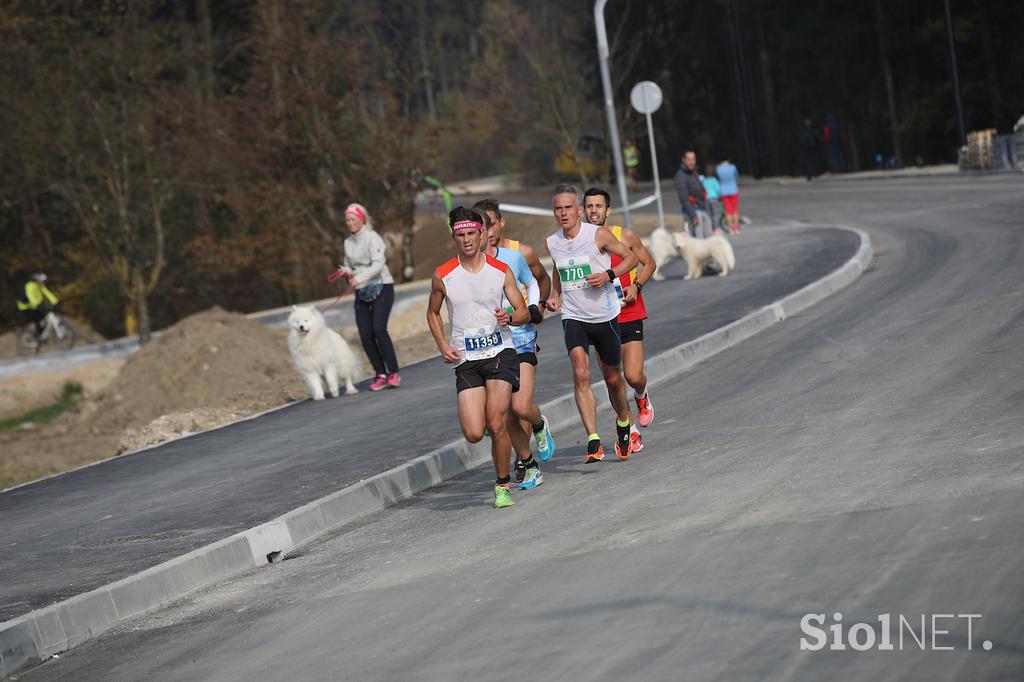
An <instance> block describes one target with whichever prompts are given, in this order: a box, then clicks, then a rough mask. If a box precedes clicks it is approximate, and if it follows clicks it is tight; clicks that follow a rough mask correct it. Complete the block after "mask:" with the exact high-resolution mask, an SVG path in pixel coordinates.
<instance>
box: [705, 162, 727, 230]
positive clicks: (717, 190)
mask: <svg viewBox="0 0 1024 682" xmlns="http://www.w3.org/2000/svg"><path fill="white" fill-rule="evenodd" d="M704 172H705V173H706V175H704V176H702V177H701V179H700V181H701V182H703V183H704V191H705V192H706V193H707V197H706V198H707V202H708V214H709V215H710V216H711V227H712V232H714V233H715V234H718V233H719V232H721V231H722V185H721V183H719V182H718V178H717V177H715V165H714V164H712V163H709V164H708V165H707V166H705V167H704Z"/></svg>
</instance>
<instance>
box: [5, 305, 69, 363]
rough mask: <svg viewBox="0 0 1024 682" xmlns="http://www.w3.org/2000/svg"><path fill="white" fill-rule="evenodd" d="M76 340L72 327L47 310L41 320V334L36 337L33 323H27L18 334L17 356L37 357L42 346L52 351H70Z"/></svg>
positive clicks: (56, 314) (67, 321) (63, 318)
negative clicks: (50, 348)
mask: <svg viewBox="0 0 1024 682" xmlns="http://www.w3.org/2000/svg"><path fill="white" fill-rule="evenodd" d="M77 340H78V332H77V330H76V329H75V327H74V325H72V324H71V322H70V321H69V320H68V319H67V318H65V317H64V316H63V315H61V314H60V313H58V312H56V311H54V310H48V311H47V312H46V317H44V318H43V332H42V333H41V334H40V335H39V337H38V338H37V337H36V325H35V322H29V323H28V324H26V325H25V326H24V327H22V329H21V331H19V332H18V338H17V345H18V355H39V352H40V351H41V350H42V349H43V346H45V345H47V344H50V345H51V346H52V347H53V349H54V350H65V351H66V350H71V349H72V348H73V347H74V345H75V341H77Z"/></svg>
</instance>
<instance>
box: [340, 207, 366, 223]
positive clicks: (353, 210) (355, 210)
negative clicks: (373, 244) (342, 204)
mask: <svg viewBox="0 0 1024 682" xmlns="http://www.w3.org/2000/svg"><path fill="white" fill-rule="evenodd" d="M345 215H353V216H355V217H356V218H359V220H360V221H362V222H364V223H365V222H366V214H365V213H363V211H362V209H360V208H359V207H358V206H349V207H348V208H346V209H345Z"/></svg>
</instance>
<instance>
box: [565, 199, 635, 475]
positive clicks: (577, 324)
mask: <svg viewBox="0 0 1024 682" xmlns="http://www.w3.org/2000/svg"><path fill="white" fill-rule="evenodd" d="M552 194H553V196H552V206H553V208H554V214H555V221H556V222H557V223H558V226H559V228H560V229H559V230H558V231H557V232H555V233H554V234H552V235H551V236H550V237H548V239H547V242H546V243H547V247H548V253H549V254H550V255H551V259H552V260H553V261H554V262H555V276H553V277H552V286H551V296H550V297H549V298H548V301H547V307H548V309H549V310H551V311H557V310H559V309H561V310H562V330H563V331H564V332H565V348H566V350H567V351H569V359H570V360H571V361H572V367H573V380H574V383H575V386H574V388H575V393H576V407H578V408H579V411H580V418H581V419H582V420H583V426H584V428H586V430H587V454H586V456H585V457H584V461H585V462H596V461H599V460H602V459H604V446H602V445H601V438H600V436H598V434H597V403H596V400H595V399H594V391H593V390H592V389H591V387H590V346H591V345H593V346H594V348H595V349H596V350H597V360H598V365H599V366H600V367H601V373H602V374H603V375H604V381H605V384H606V385H607V386H608V398H609V400H610V401H611V404H612V407H613V408H614V409H615V416H616V421H615V427H616V428H615V433H616V438H615V453H616V454H617V455H618V457H619V459H621V460H627V459H629V456H630V454H631V453H632V443H631V441H630V438H629V420H630V414H629V402H628V401H627V400H626V382H625V380H624V379H623V378H622V367H621V364H622V347H621V342H620V339H619V327H618V320H617V319H616V318H618V316H619V310H620V306H619V297H618V295H617V291H616V287H615V284H616V283H617V282H618V279H619V277H621V276H622V275H624V274H626V273H627V272H629V271H630V270H632V269H633V268H635V267H636V265H637V262H638V260H637V257H636V254H635V253H633V252H632V251H631V250H630V248H629V247H628V246H626V245H625V244H623V243H622V242H620V241H619V240H618V239H616V238H615V236H614V235H613V234H612V233H611V231H610V230H609V229H608V228H605V227H597V226H596V225H591V224H589V223H584V222H582V221H581V215H582V212H583V207H582V197H581V196H580V191H579V190H578V189H577V188H576V187H573V186H572V185H559V186H558V187H556V188H555V191H554V192H553V193H552ZM609 253H614V254H615V255H616V256H618V257H619V258H621V259H622V261H621V262H620V263H619V264H618V265H616V266H615V267H614V268H612V267H611V258H610V256H609V255H608V254H609Z"/></svg>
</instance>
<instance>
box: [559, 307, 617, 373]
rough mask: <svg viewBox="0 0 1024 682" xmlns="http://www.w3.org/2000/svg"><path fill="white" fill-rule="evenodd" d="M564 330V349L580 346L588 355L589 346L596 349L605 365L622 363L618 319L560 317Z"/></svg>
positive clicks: (570, 349)
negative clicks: (604, 320)
mask: <svg viewBox="0 0 1024 682" xmlns="http://www.w3.org/2000/svg"><path fill="white" fill-rule="evenodd" d="M562 331H563V332H565V349H566V350H567V351H569V352H570V353H571V352H572V349H573V348H577V347H581V348H583V350H585V351H586V352H587V355H590V347H591V346H593V347H594V350H596V351H597V357H599V358H601V362H603V363H604V364H606V365H616V366H617V365H619V364H621V363H622V342H621V341H620V340H619V321H618V320H608V321H607V322H580V321H579V320H567V319H565V318H562Z"/></svg>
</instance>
